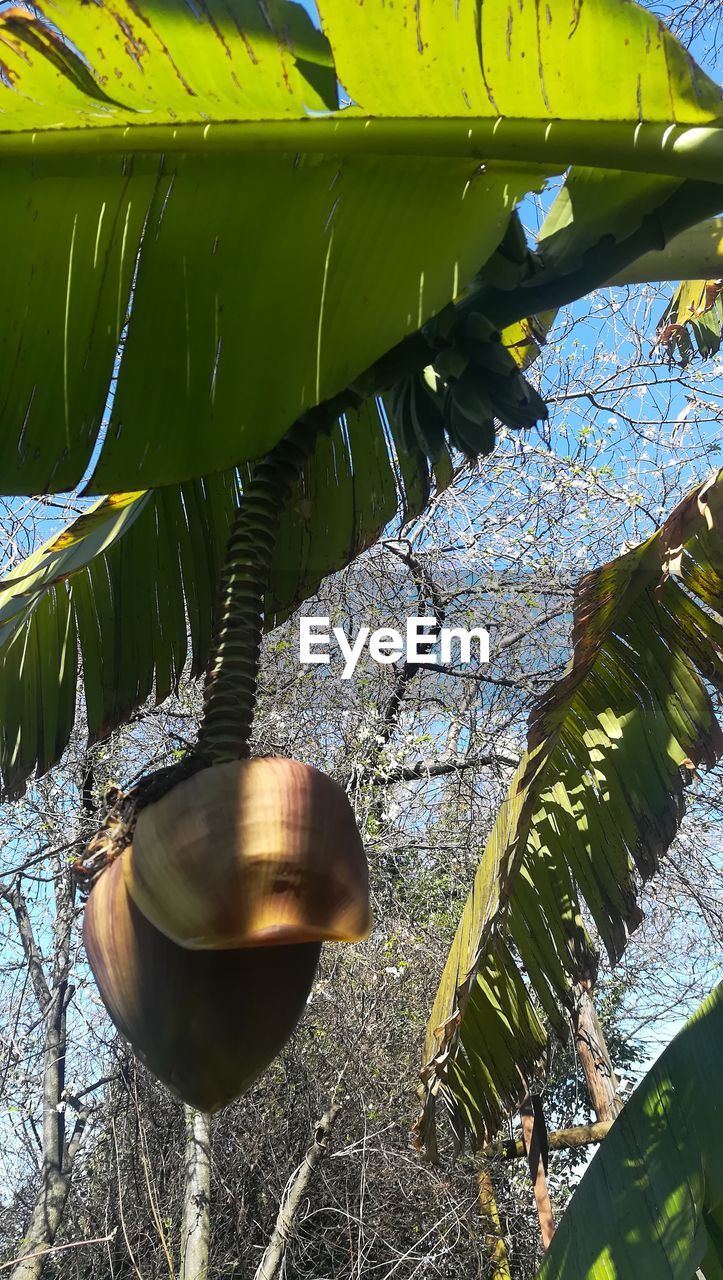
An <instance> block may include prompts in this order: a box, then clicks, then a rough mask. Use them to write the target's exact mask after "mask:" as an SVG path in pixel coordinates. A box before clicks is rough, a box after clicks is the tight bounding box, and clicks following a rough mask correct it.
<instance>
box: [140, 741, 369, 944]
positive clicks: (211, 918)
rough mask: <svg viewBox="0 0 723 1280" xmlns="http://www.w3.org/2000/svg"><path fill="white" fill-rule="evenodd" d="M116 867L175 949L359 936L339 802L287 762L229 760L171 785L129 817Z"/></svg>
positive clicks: (315, 778)
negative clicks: (121, 861)
mask: <svg viewBox="0 0 723 1280" xmlns="http://www.w3.org/2000/svg"><path fill="white" fill-rule="evenodd" d="M125 868H126V884H127V887H128V890H129V892H130V894H131V896H132V897H133V899H134V901H135V902H136V904H137V905H138V906H139V907H140V909H141V911H142V912H143V914H144V915H145V916H147V918H148V919H149V920H150V921H152V922H153V924H154V925H155V926H156V927H157V928H158V929H160V930H161V931H162V932H164V933H165V934H167V935H168V937H170V938H172V939H173V940H174V941H175V942H177V943H179V945H181V946H184V947H190V948H193V949H206V948H213V949H217V948H218V949H222V948H238V947H257V946H270V945H274V946H279V945H284V946H288V945H290V944H295V943H299V942H310V941H321V940H322V939H329V940H332V941H344V942H354V941H357V940H358V939H360V938H364V937H366V935H367V934H368V932H369V927H370V915H369V890H368V872H367V863H366V856H365V854H364V848H363V845H362V841H361V837H360V835H359V831H358V829H357V826H356V822H355V820H354V814H353V812H352V809H351V806H350V804H349V801H348V799H347V797H346V795H345V793H344V791H343V790H342V788H341V787H340V786H339V785H338V784H337V783H336V782H334V781H333V780H332V779H331V778H329V777H327V776H326V774H324V773H320V772H319V770H317V769H312V768H310V767H309V766H307V765H304V764H300V763H299V762H298V761H297V760H287V759H282V758H276V757H260V758H257V759H254V760H238V761H233V762H231V763H228V764H221V765H215V766H214V767H212V768H209V769H204V770H202V771H201V772H200V773H197V774H195V775H194V776H193V777H192V778H189V779H188V780H187V781H185V782H182V783H179V785H178V786H176V787H174V788H173V790H172V791H169V792H168V793H167V794H166V795H165V796H163V798H162V799H161V800H159V801H158V802H157V803H155V804H153V805H149V806H148V808H146V809H144V810H143V811H142V813H141V814H140V815H139V818H138V823H137V826H136V829H135V833H134V837H133V848H132V851H131V856H130V858H129V859H126V860H125Z"/></svg>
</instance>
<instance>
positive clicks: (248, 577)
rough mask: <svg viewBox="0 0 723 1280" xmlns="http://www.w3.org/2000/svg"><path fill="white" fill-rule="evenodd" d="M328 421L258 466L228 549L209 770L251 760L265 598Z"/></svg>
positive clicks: (206, 723) (313, 424)
mask: <svg viewBox="0 0 723 1280" xmlns="http://www.w3.org/2000/svg"><path fill="white" fill-rule="evenodd" d="M323 425H324V422H323V421H322V420H321V418H320V417H317V415H314V416H313V417H312V415H309V416H308V417H307V418H306V419H300V420H299V421H298V422H296V423H295V424H294V426H293V427H292V428H291V430H290V431H289V432H287V434H286V435H285V436H284V438H283V439H282V440H280V441H279V443H278V444H277V446H276V448H275V449H273V450H272V452H271V453H269V454H268V455H267V456H266V457H265V458H262V459H261V461H260V462H259V463H258V464H257V466H256V468H255V469H254V472H253V476H252V478H251V482H250V484H249V485H248V488H247V489H246V490H245V492H244V495H243V499H242V501H241V503H240V505H239V509H238V512H237V514H236V517H235V520H234V523H233V525H232V528H231V533H230V536H229V540H228V546H227V549H226V557H225V560H224V568H223V573H222V576H221V586H220V592H219V599H218V605H217V613H216V621H215V624H214V636H213V641H212V646H211V656H210V658H209V663H208V667H207V670H206V683H205V687H204V698H203V717H202V720H201V727H200V730H199V735H198V746H197V752H198V755H199V756H200V757H201V759H202V761H203V764H204V765H206V764H220V763H222V762H223V761H226V760H237V759H241V758H243V757H244V756H247V755H248V753H249V736H250V733H251V725H252V722H253V716H254V705H255V702H256V686H257V680H258V665H259V654H260V650H261V635H262V631H263V618H264V596H265V594H266V590H267V588H268V583H269V576H270V573H271V564H272V558H273V554H274V548H275V545H276V538H277V536H278V532H279V528H280V526H281V521H282V518H283V515H284V511H285V509H286V505H287V503H288V500H289V497H290V494H291V491H292V488H293V486H294V483H295V482H296V480H297V479H298V476H299V472H300V471H301V468H302V466H303V464H304V462H305V461H306V459H307V458H308V457H309V455H310V454H311V452H312V450H313V448H314V445H315V444H316V439H317V436H318V432H319V430H320V428H321V427H322V426H323Z"/></svg>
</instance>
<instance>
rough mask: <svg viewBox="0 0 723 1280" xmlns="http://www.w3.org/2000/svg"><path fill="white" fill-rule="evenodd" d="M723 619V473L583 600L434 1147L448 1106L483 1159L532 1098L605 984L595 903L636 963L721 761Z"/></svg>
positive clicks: (464, 1001) (436, 1048)
mask: <svg viewBox="0 0 723 1280" xmlns="http://www.w3.org/2000/svg"><path fill="white" fill-rule="evenodd" d="M721 615H723V472H720V473H719V474H718V475H717V476H716V477H715V478H714V479H713V480H710V481H708V482H707V483H705V484H703V485H701V486H699V487H698V488H697V489H695V490H694V491H693V492H692V493H690V494H688V496H687V497H686V498H685V499H684V500H683V501H682V502H681V503H680V504H679V506H678V507H677V508H676V509H675V511H674V512H673V513H672V514H671V515H670V517H669V518H668V520H667V521H666V522H665V524H664V525H663V526H662V527H661V528H660V529H659V530H658V532H657V533H656V534H654V535H653V536H652V537H651V538H649V539H648V540H647V541H646V542H645V543H643V544H642V545H641V546H640V547H638V548H636V549H635V550H632V551H628V552H627V553H625V554H624V555H622V556H620V557H618V558H617V559H616V560H613V561H612V562H611V563H610V564H607V565H605V566H604V567H603V568H601V569H598V570H596V571H594V572H593V573H590V574H588V575H587V576H586V577H585V578H583V579H582V581H581V583H580V585H579V587H578V591H577V595H576V600H575V614H574V630H573V645H574V652H573V658H572V661H571V665H570V668H569V671H568V672H567V674H566V675H565V676H563V678H562V679H561V680H559V681H558V682H557V683H556V684H555V685H553V686H552V687H551V689H550V690H549V691H548V693H547V694H546V695H545V696H544V697H543V698H542V699H541V700H540V702H539V703H538V704H537V706H536V708H535V710H534V711H533V714H532V717H531V721H530V729H529V739H528V750H527V752H526V754H525V756H524V758H523V760H522V762H521V764H520V766H519V768H518V770H517V773H516V775H515V778H514V779H513V781H512V784H511V786H510V790H509V793H508V796H507V799H506V800H505V802H504V803H503V806H502V809H501V811H500V814H499V817H498V819H497V822H496V824H495V826H494V828H493V831H492V833H491V835H490V837H489V839H488V841H487V844H486V846H485V849H484V852H483V854H482V858H481V861H480V864H479V868H478V871H477V875H476V878H475V882H474V886H473V889H472V892H471V894H470V897H469V899H468V901H467V905H466V906H465V909H464V913H463V915H462V919H461V921H460V924H459V928H458V929H457V933H456V936H455V939H454V942H453V944H452V948H451V951H450V954H449V957H448V960H447V963H446V966H445V969H444V973H443V975H442V979H441V982H440V985H439V989H438V992H437V996H436V999H435V1003H434V1008H433V1010H432V1016H431V1018H430V1021H429V1025H428V1028H427V1038H426V1044H425V1050H424V1069H423V1080H424V1083H425V1090H426V1101H425V1105H424V1111H423V1114H422V1116H421V1118H420V1121H419V1124H418V1134H419V1140H420V1142H422V1143H427V1144H428V1145H430V1146H433V1143H434V1117H435V1107H436V1104H437V1102H438V1101H440V1100H441V1101H442V1102H443V1103H444V1105H445V1106H446V1108H447V1109H448V1111H449V1113H450V1115H451V1119H452V1124H453V1128H454V1131H455V1135H456V1137H457V1140H458V1141H460V1142H461V1141H462V1140H463V1138H464V1136H465V1134H469V1135H470V1136H471V1138H472V1140H473V1142H475V1143H477V1144H480V1143H482V1142H483V1141H484V1140H485V1139H486V1138H487V1137H488V1136H489V1135H490V1133H491V1132H493V1131H494V1130H495V1129H496V1127H497V1126H498V1125H499V1122H500V1119H501V1117H502V1115H503V1112H504V1110H505V1108H508V1107H510V1106H513V1105H515V1103H516V1102H518V1101H519V1100H520V1099H521V1098H522V1097H523V1096H524V1095H525V1094H526V1093H527V1092H529V1091H530V1081H531V1078H532V1076H533V1075H534V1073H535V1071H536V1068H537V1066H538V1061H539V1058H540V1054H541V1050H542V1048H543V1046H544V1043H545V1033H544V1030H543V1026H542V1021H541V1015H542V1014H545V1015H546V1016H547V1017H548V1018H549V1020H550V1022H551V1023H552V1025H553V1026H557V1027H558V1028H559V1029H564V1023H565V1019H566V1010H567V1009H569V1008H570V1007H571V1000H572V992H573V987H574V985H575V984H576V983H582V984H589V983H590V982H591V981H592V980H593V978H594V974H595V961H594V954H593V953H592V950H591V946H590V942H589V939H588V938H587V936H586V933H585V930H584V927H583V924H582V920H581V907H580V904H581V901H584V902H585V904H586V905H587V908H588V910H589V912H590V915H591V916H592V919H593V920H594V922H595V926H596V928H597V930H598V932H599V934H600V937H601V939H602V941H603V943H604V945H605V947H606V948H607V951H608V953H609V955H610V958H611V961H613V962H615V961H616V960H617V959H619V957H620V956H621V954H622V952H623V950H624V948H625V945H626V941H627V937H628V934H629V932H630V930H632V929H634V928H635V927H636V925H637V924H638V922H639V920H640V908H639V906H638V901H637V897H638V892H637V891H638V885H639V883H640V881H641V880H647V879H649V878H650V877H651V876H652V875H654V873H655V871H656V870H657V868H658V864H659V860H660V857H661V856H662V855H663V853H664V852H665V850H666V849H667V847H668V846H669V845H670V843H671V841H672V840H673V839H674V837H675V834H676V832H677V830H678V827H679V825H680V821H681V818H682V816H683V811H684V791H685V786H686V783H687V782H689V781H690V779H691V778H692V777H693V775H694V773H695V771H696V770H697V769H698V768H700V767H701V766H705V767H706V768H709V767H711V766H712V765H713V764H715V762H716V761H717V760H718V759H719V758H720V756H721V754H722V753H723V733H722V732H721V728H720V726H719V724H718V722H717V720H716V715H715V711H714V706H713V702H712V700H711V696H710V693H709V689H708V686H711V685H712V686H713V687H714V688H715V689H717V690H719V691H721V690H723V617H722V616H721ZM522 971H523V972H524V973H525V975H526V979H525V980H523V977H522Z"/></svg>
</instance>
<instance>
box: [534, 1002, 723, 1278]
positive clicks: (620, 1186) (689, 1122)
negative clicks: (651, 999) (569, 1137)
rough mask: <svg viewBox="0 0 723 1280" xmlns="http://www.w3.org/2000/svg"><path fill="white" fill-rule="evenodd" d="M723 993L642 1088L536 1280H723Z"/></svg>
mask: <svg viewBox="0 0 723 1280" xmlns="http://www.w3.org/2000/svg"><path fill="white" fill-rule="evenodd" d="M721 1059H723V986H719V987H718V988H717V989H716V990H715V991H714V992H713V993H712V995H710V996H709V997H708V999H707V1000H706V1001H705V1002H704V1003H703V1004H702V1005H701V1007H700V1009H699V1010H698V1011H697V1013H696V1014H695V1015H694V1016H693V1017H692V1018H691V1020H690V1022H688V1024H687V1025H686V1026H685V1027H684V1028H683V1030H682V1031H681V1032H680V1033H679V1034H678V1035H677V1036H676V1038H675V1039H674V1040H673V1041H672V1043H671V1044H669V1045H668V1047H667V1049H666V1050H665V1051H664V1052H663V1053H662V1054H661V1056H660V1057H659V1058H658V1061H657V1062H656V1063H655V1065H654V1066H653V1067H652V1068H651V1070H650V1071H649V1072H648V1074H647V1075H646V1076H645V1078H644V1080H643V1081H642V1082H641V1083H640V1084H639V1085H638V1087H637V1089H636V1090H635V1093H634V1094H633V1096H632V1098H631V1099H630V1101H629V1102H627V1103H626V1105H625V1107H624V1109H623V1111H622V1114H621V1115H620V1116H619V1117H618V1119H617V1120H616V1121H615V1124H614V1125H613V1127H612V1129H611V1130H610V1132H609V1134H608V1135H607V1137H606V1139H605V1141H604V1142H603V1144H602V1146H601V1147H600V1149H599V1151H598V1152H597V1153H596V1155H595V1157H594V1159H593V1161H592V1163H591V1164H590V1167H589V1168H588V1169H587V1170H586V1172H585V1175H584V1177H583V1178H582V1181H581V1182H580V1185H579V1186H578V1188H577V1190H576V1191H575V1194H574V1196H573V1197H572V1200H571V1201H570V1204H569V1205H568V1207H567V1210H566V1212H565V1214H564V1216H563V1218H562V1221H561V1222H560V1225H559V1227H558V1230H557V1233H556V1234H555V1236H554V1238H553V1241H552V1244H551V1246H550V1248H549V1250H548V1252H547V1254H546V1256H545V1260H544V1262H543V1264H542V1267H541V1268H540V1270H539V1272H538V1280H643V1278H645V1280H648V1277H650V1280H695V1276H696V1274H697V1275H698V1276H700V1275H702V1276H703V1277H704V1280H720V1277H721V1276H723V1091H721V1089H720V1064H721Z"/></svg>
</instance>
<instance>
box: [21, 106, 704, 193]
mask: <svg viewBox="0 0 723 1280" xmlns="http://www.w3.org/2000/svg"><path fill="white" fill-rule="evenodd" d="M722 126H723V121H722V122H721V124H713V125H685V124H677V123H676V122H674V121H669V122H666V123H644V124H640V123H639V124H633V123H631V122H629V121H604V120H599V121H590V120H549V119H544V118H541V119H513V118H511V117H501V116H500V117H494V118H489V119H487V118H480V117H464V116H457V117H452V116H447V117H438V118H422V117H406V118H405V117H399V118H395V117H372V116H362V115H353V114H352V113H351V109H350V110H346V111H341V112H338V113H333V112H331V113H329V115H328V116H322V117H318V116H317V117H313V118H308V117H305V118H302V119H299V118H296V117H284V118H281V119H269V120H254V121H248V120H233V121H213V122H209V123H202V122H199V121H178V122H174V121H164V122H158V121H154V122H152V123H151V122H149V123H143V122H142V119H139V120H138V121H137V122H136V121H133V122H132V123H130V124H129V123H124V124H118V125H116V124H112V125H106V124H102V125H101V124H98V125H87V126H85V127H72V128H67V127H64V126H63V125H62V124H58V125H56V126H52V127H48V128H47V129H37V128H35V129H28V130H6V131H1V130H0V153H8V154H12V153H20V154H31V155H38V154H41V153H48V152H49V153H52V154H58V153H60V154H63V153H67V154H79V153H92V154H101V155H105V154H114V153H119V152H120V153H121V154H124V155H127V154H129V153H133V152H156V151H157V152H159V153H166V152H178V151H182V152H189V151H200V152H204V153H209V152H240V153H244V152H248V153H252V154H258V153H259V152H272V153H278V152H282V153H295V152H297V151H299V152H308V153H317V152H324V153H325V154H334V155H339V156H344V155H358V154H361V155H374V156H379V155H411V156H428V157H432V156H438V157H440V158H446V159H450V158H454V157H459V158H468V159H471V160H480V161H494V162H503V163H504V162H506V163H511V164H513V165H519V166H521V167H524V168H525V169H529V168H531V167H532V168H535V169H539V170H540V172H549V170H550V167H551V166H552V168H553V169H555V168H566V167H567V166H568V165H581V166H586V167H591V168H609V169H617V170H623V171H626V172H640V173H649V174H660V175H668V176H672V177H680V178H698V179H701V180H703V181H711V179H712V177H713V175H715V173H716V172H720V165H721V162H723V127H722Z"/></svg>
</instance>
